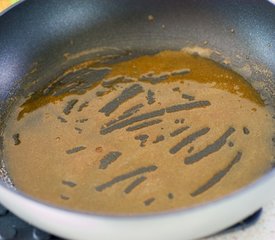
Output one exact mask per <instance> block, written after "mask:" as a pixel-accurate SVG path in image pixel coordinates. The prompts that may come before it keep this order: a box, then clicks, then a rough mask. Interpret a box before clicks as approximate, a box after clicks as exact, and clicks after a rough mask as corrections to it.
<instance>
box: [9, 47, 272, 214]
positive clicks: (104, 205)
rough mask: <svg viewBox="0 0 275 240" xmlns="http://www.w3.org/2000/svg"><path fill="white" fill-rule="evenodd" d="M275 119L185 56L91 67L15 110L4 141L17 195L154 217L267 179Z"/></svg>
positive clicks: (242, 90) (247, 93) (240, 84)
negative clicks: (259, 179) (19, 193)
mask: <svg viewBox="0 0 275 240" xmlns="http://www.w3.org/2000/svg"><path fill="white" fill-rule="evenodd" d="M272 134H273V122H272V116H271V114H270V112H269V111H268V109H267V108H266V107H265V106H264V103H263V101H262V100H261V98H260V96H259V95H258V94H257V92H256V91H255V90H254V89H253V88H252V87H251V86H250V85H249V84H248V83H247V82H246V81H245V80H244V79H243V78H242V77H241V76H240V75H238V74H237V73H235V72H233V71H231V70H229V69H226V68H224V67H222V66H220V65H218V64H217V63H215V62H213V61H211V60H208V59H205V58H202V57H199V56H192V55H190V54H188V53H186V52H183V51H163V52H160V53H158V54H155V55H148V56H140V57H136V58H133V59H130V60H127V61H121V62H116V63H108V62H107V63H104V61H101V60H93V61H89V62H86V63H82V64H80V65H78V66H75V67H74V68H72V69H68V70H66V71H65V72H64V73H63V74H62V75H61V76H59V77H58V78H57V79H56V80H54V81H53V82H52V84H50V85H49V86H48V87H47V88H45V89H42V90H41V91H38V92H36V93H34V94H32V95H31V96H30V97H29V98H28V99H22V100H21V102H20V103H19V104H18V106H17V107H16V108H15V109H14V112H13V113H12V114H11V117H10V120H9V122H8V124H7V128H6V130H5V133H4V156H5V159H7V167H8V170H9V172H10V175H11V177H12V180H13V182H14V184H15V186H16V187H17V188H18V189H20V190H21V191H23V192H26V193H27V194H29V195H31V196H33V197H36V198H39V199H41V200H44V201H47V202H49V203H53V204H57V205H61V206H64V207H68V208H71V209H76V210H82V211H92V212H97V213H111V214H136V213H147V212H159V211H166V210H171V209H178V208H182V207H190V206H193V205H195V204H199V203H203V202H206V201H209V200H213V199H217V198H219V197H222V196H224V195H226V194H229V193H231V192H233V191H235V190H237V189H240V188H241V187H243V186H246V185H247V184H249V183H251V182H252V181H254V180H255V179H257V178H259V177H260V176H262V175H263V174H265V173H266V172H267V171H269V170H270V169H271V167H272V166H271V160H272V156H273V147H272Z"/></svg>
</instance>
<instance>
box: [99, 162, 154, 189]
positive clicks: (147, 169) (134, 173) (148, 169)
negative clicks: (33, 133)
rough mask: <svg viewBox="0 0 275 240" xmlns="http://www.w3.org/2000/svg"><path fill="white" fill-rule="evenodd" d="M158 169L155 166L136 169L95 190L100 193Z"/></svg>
mask: <svg viewBox="0 0 275 240" xmlns="http://www.w3.org/2000/svg"><path fill="white" fill-rule="evenodd" d="M157 169H158V167H157V166H155V165H151V166H148V167H141V168H138V169H136V170H134V171H131V172H129V173H125V174H123V175H120V176H117V177H115V178H113V179H112V180H111V181H109V182H106V183H104V184H102V185H99V186H97V187H96V188H95V189H96V191H98V192H102V191H103V190H105V189H106V188H109V187H112V186H113V185H114V184H117V183H119V182H122V181H124V180H126V179H128V178H132V177H135V176H137V175H140V174H143V173H149V172H154V171H156V170H157Z"/></svg>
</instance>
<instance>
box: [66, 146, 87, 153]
mask: <svg viewBox="0 0 275 240" xmlns="http://www.w3.org/2000/svg"><path fill="white" fill-rule="evenodd" d="M84 149H86V147H84V146H79V147H75V148H72V149H69V150H67V151H66V153H67V154H73V153H77V152H80V151H83V150H84Z"/></svg>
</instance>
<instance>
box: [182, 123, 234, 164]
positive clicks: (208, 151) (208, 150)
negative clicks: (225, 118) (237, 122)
mask: <svg viewBox="0 0 275 240" xmlns="http://www.w3.org/2000/svg"><path fill="white" fill-rule="evenodd" d="M234 132H235V128H233V127H230V128H228V129H227V130H226V132H225V133H224V134H223V135H222V136H221V137H220V138H218V139H217V140H216V141H215V142H214V143H213V144H211V145H208V146H207V147H206V148H204V149H203V150H201V151H200V152H197V153H195V154H193V155H191V156H189V157H186V158H185V160H184V163H185V164H193V163H195V162H197V161H200V160H201V159H202V158H204V157H206V156H208V155H210V154H212V153H214V152H217V151H219V150H220V149H221V148H222V147H223V146H224V145H225V144H226V140H227V138H228V137H229V136H230V135H231V134H232V133H234Z"/></svg>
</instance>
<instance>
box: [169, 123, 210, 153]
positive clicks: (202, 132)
mask: <svg viewBox="0 0 275 240" xmlns="http://www.w3.org/2000/svg"><path fill="white" fill-rule="evenodd" d="M209 130H210V128H208V127H206V128H202V129H200V130H198V131H196V132H194V133H192V134H190V135H189V136H187V137H186V138H184V139H182V140H181V141H180V142H179V143H178V144H176V145H175V146H174V147H172V148H171V149H170V151H169V152H170V153H171V154H176V153H177V152H178V151H180V150H181V149H182V148H183V147H185V146H186V145H188V144H190V143H192V142H193V141H195V140H197V139H198V138H199V137H201V136H203V135H205V134H207V133H208V132H209Z"/></svg>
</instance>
